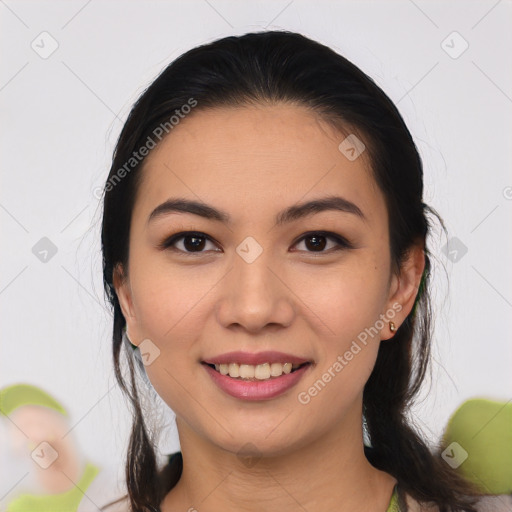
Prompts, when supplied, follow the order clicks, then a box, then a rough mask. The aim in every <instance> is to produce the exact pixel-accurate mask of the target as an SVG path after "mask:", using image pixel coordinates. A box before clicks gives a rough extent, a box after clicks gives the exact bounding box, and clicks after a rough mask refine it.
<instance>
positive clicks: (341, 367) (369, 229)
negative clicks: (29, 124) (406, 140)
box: [115, 104, 414, 454]
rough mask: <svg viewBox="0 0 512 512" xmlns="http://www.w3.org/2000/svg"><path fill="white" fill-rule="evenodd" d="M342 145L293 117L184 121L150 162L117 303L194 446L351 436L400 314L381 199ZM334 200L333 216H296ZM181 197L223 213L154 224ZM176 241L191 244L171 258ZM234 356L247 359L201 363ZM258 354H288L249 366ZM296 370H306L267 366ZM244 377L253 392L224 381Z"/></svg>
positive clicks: (286, 444)
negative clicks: (248, 377)
mask: <svg viewBox="0 0 512 512" xmlns="http://www.w3.org/2000/svg"><path fill="white" fill-rule="evenodd" d="M345 138H346V137H345V135H342V134H341V133H339V132H338V131H336V130H335V129H334V128H332V127H330V126H329V125H327V124H325V123H324V122H323V121H320V120H319V118H318V117H317V116H316V115H313V114H312V113H310V112H309V111H307V110H306V109H305V108H303V107H299V106H292V105H284V104H283V105H279V106H259V107H257V106H251V107H245V108H223V109H215V110H208V111H197V112H194V114H193V115H191V116H190V117H189V118H185V119H184V120H182V121H181V122H180V124H179V125H177V126H175V127H174V128H173V130H172V132H171V134H170V135H169V136H168V137H167V138H166V139H164V140H163V141H162V143H161V144H160V145H159V146H157V147H156V148H155V149H154V150H152V152H151V153H150V155H149V156H148V157H147V159H146V162H145V165H144V169H143V171H142V172H143V182H142V184H141V187H140V189H139V191H138V195H137V200H136V204H135V207H134V210H133V217H132V223H131V231H130V247H129V263H128V278H127V279H126V281H125V282H124V283H122V282H121V280H119V279H117V278H116V280H115V283H116V289H117V292H118V296H119V298H120V302H121V306H122V308H123V313H124V316H125V318H126V321H127V329H128V334H129V336H130V339H131V341H132V343H134V344H137V345H140V347H139V348H140V351H141V354H142V357H143V360H144V362H145V363H146V371H147V374H148V376H149V378H150V380H151V382H152V384H153V386H154V388H155V389H156V391H157V392H158V393H159V394H160V396H161V397H162V398H163V400H164V401H165V402H166V403H167V404H168V405H169V407H171V408H172V410H173V411H174V412H175V413H176V415H177V420H178V422H179V423H178V424H179V425H181V426H182V428H186V429H187V431H188V432H193V433H194V434H195V435H196V436H197V438H198V439H199V438H200V439H203V440H206V441H209V442H211V443H214V444H215V445H217V446H219V447H222V448H224V449H226V450H228V451H232V452H233V453H235V452H238V451H239V450H240V449H241V448H242V447H243V446H244V445H247V443H249V445H247V446H252V447H255V449H257V450H258V451H259V452H261V453H269V454H270V453H274V454H277V453H284V452H286V451H287V450H291V449H293V448H297V447H300V446H301V445H304V444H305V443H310V442H313V441H314V440H317V439H319V438H320V436H325V435H326V434H329V433H330V434H335V433H336V432H338V433H339V434H340V433H341V430H340V429H345V433H344V434H343V435H345V434H346V433H347V430H346V428H347V427H346V426H347V425H351V427H350V428H351V429H352V431H353V429H354V428H357V429H358V431H359V430H360V428H361V402H362V391H363V387H364V384H365V382H366V381H367V379H368V377H369V375H370V373H371V371H372V368H373V366H374V363H375V360H376V356H377V351H378V347H379V343H380V340H381V339H388V338H390V337H392V333H391V331H390V330H389V324H388V321H390V320H392V321H393V322H394V323H395V324H396V325H397V326H399V325H400V323H401V321H403V318H405V316H406V314H407V313H408V310H410V307H405V306H406V305H404V304H402V301H401V300H400V299H401V297H402V296H401V295H400V294H401V293H402V292H403V291H404V290H403V286H402V285H400V281H399V279H398V278H397V277H396V276H394V275H393V274H392V272H391V261H390V250H389V234H388V216H387V210H386V205H385V201H384V196H383V194H382V192H381V191H380V190H379V189H378V187H377V186H376V184H375V182H374V180H373V178H372V176H371V174H370V172H369V169H368V160H367V152H365V151H363V152H362V154H361V155H360V156H359V157H357V153H358V151H359V150H361V147H360V146H359V147H356V148H354V150H353V151H352V150H351V149H350V148H351V146H350V144H349V142H350V141H351V140H352V139H350V138H349V140H348V141H346V142H345V143H344V144H342V146H341V149H340V148H339V146H340V143H342V142H343V141H344V139H345ZM352 142H353V140H352ZM355 157H357V158H355ZM328 197H329V198H332V197H339V198H341V199H340V200H339V202H338V207H337V208H330V209H323V208H321V207H315V206H312V207H310V208H305V209H301V208H300V206H301V205H303V204H305V203H308V202H310V201H319V200H322V199H324V198H328ZM178 198H179V199H180V200H182V201H194V202H200V203H204V204H205V205H208V207H209V208H211V209H215V210H217V211H219V212H222V214H220V215H214V216H210V218H207V217H205V216H203V215H199V214H194V213H189V212H184V211H172V209H167V210H166V209H161V210H160V213H159V214H155V215H153V216H152V218H151V219H150V216H151V213H152V212H153V211H154V210H155V209H156V208H157V207H159V206H160V205H162V204H163V203H165V202H166V201H169V200H177V199H178ZM297 207H299V208H298V209H297ZM290 208H293V210H292V211H291V212H290V213H289V214H283V212H285V211H286V210H288V209H290ZM223 216H225V217H227V219H225V218H223ZM184 231H193V232H196V235H195V238H194V236H190V234H189V235H188V236H185V237H184V238H183V237H182V238H179V237H178V238H177V239H176V240H175V241H174V243H172V242H171V243H169V244H167V248H165V242H166V240H168V239H169V238H170V237H171V235H175V234H177V233H180V232H184ZM326 232H327V233H326ZM197 233H201V235H200V236H198V235H197ZM308 234H309V235H308ZM161 247H163V248H161ZM413 288H414V285H412V286H410V287H409V289H410V290H412V289H413ZM409 306H411V307H412V302H411V303H410V304H409ZM392 342H393V341H388V342H387V343H392ZM384 343H386V342H384ZM234 351H237V352H243V353H245V356H246V359H244V354H242V355H241V354H237V355H228V356H227V358H226V359H225V360H224V362H225V363H226V364H227V363H233V364H232V365H230V366H228V367H218V369H219V370H220V371H216V370H214V369H212V368H211V367H209V366H207V365H206V364H205V361H210V362H211V361H215V359H216V358H218V357H221V356H222V355H223V354H226V353H229V352H234ZM266 351H275V352H280V353H284V354H287V355H286V356H280V355H276V354H273V355H272V354H270V355H269V354H266V355H265V354H264V355H263V356H262V357H261V358H260V359H259V360H258V359H251V356H252V355H254V354H259V353H261V352H266ZM294 359H295V360H296V364H298V363H300V361H306V362H309V364H306V365H305V366H304V367H302V368H299V370H297V374H295V371H293V372H291V373H289V374H287V373H286V371H287V367H288V365H285V366H284V367H281V366H280V365H279V364H277V365H276V364H274V365H272V366H270V365H268V366H267V365H265V364H264V363H265V362H268V363H288V362H293V360H294ZM249 362H254V363H259V364H260V365H261V366H260V367H258V368H255V369H254V371H256V374H257V377H258V376H259V377H261V379H259V378H256V377H255V380H254V379H253V380H251V381H249V382H247V381H241V379H240V377H238V378H235V377H231V376H229V375H227V376H224V375H221V373H223V371H224V372H225V371H226V368H227V369H228V370H229V371H230V373H233V375H235V376H236V371H237V366H236V364H237V363H249ZM254 366H257V365H256V364H255V365H252V366H251V365H249V367H244V368H243V370H241V369H240V368H239V371H243V372H246V371H247V372H249V373H247V374H245V373H243V375H250V374H251V373H250V372H251V371H253V370H251V369H252V368H254ZM288 368H289V367H288ZM269 369H270V370H272V371H274V372H276V374H280V373H281V372H283V371H284V372H285V373H284V375H282V376H281V377H271V378H270V379H269V378H266V377H268V370H269ZM297 376H298V377H297Z"/></svg>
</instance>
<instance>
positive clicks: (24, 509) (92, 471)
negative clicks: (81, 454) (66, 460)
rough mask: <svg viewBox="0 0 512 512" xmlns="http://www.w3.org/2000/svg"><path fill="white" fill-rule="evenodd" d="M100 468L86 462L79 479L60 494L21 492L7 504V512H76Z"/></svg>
mask: <svg viewBox="0 0 512 512" xmlns="http://www.w3.org/2000/svg"><path fill="white" fill-rule="evenodd" d="M99 471H100V469H99V468H98V467H97V466H95V465H94V464H91V463H87V465H86V466H85V470H84V472H83V475H82V477H81V478H80V481H79V482H78V483H77V484H76V485H75V486H74V487H73V488H72V489H70V490H69V491H66V492H62V493H60V494H47V495H44V494H42V495H39V496H37V495H34V494H23V495H21V496H19V497H18V498H16V499H15V500H14V501H12V502H11V503H9V505H7V512H28V511H30V512H76V510H77V509H78V506H79V505H80V503H81V501H82V499H83V497H84V494H85V492H86V491H87V488H88V487H89V485H90V484H91V483H92V481H93V480H94V479H95V478H96V476H97V475H98V473H99Z"/></svg>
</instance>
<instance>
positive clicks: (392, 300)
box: [381, 244, 425, 340]
mask: <svg viewBox="0 0 512 512" xmlns="http://www.w3.org/2000/svg"><path fill="white" fill-rule="evenodd" d="M424 270H425V250H424V245H423V244H415V245H413V246H412V247H411V248H410V249H409V250H408V252H407V254H406V256H405V257H404V259H403V261H402V265H401V266H400V269H398V272H397V273H396V274H394V275H393V277H392V278H391V286H390V295H389V298H388V302H387V304H386V307H387V311H390V310H393V311H395V312H396V315H395V316H394V317H393V319H392V320H390V321H389V322H387V323H386V326H385V327H384V329H383V330H382V336H381V339H382V340H386V339H389V338H392V337H393V336H394V335H395V332H396V331H397V330H398V329H399V327H400V325H401V324H402V323H403V322H404V320H405V319H406V318H407V315H408V314H409V313H410V312H411V310H412V308H413V306H414V303H415V301H416V296H417V294H418V290H419V287H420V283H421V278H422V276H423V272H424Z"/></svg>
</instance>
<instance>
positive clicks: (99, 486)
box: [77, 468, 129, 512]
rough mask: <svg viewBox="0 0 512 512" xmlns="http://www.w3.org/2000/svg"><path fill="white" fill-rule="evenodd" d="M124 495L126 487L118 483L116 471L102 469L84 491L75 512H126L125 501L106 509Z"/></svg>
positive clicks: (127, 508) (126, 505) (126, 503)
mask: <svg viewBox="0 0 512 512" xmlns="http://www.w3.org/2000/svg"><path fill="white" fill-rule="evenodd" d="M125 495H126V486H125V485H124V484H123V483H122V482H121V481H120V478H119V475H118V474H117V471H116V470H114V469H111V468H107V469H102V470H101V471H100V472H99V473H98V476H97V477H96V478H95V479H94V480H93V481H92V483H91V485H90V486H89V487H88V488H87V490H86V491H85V493H84V497H83V498H82V501H81V502H80V505H79V506H78V509H77V512H101V511H103V510H105V512H127V511H128V510H129V507H128V502H127V500H121V501H119V502H118V503H115V504H113V505H111V506H109V507H106V505H108V504H109V503H110V502H112V501H115V500H118V499H120V498H123V497H124V496H125Z"/></svg>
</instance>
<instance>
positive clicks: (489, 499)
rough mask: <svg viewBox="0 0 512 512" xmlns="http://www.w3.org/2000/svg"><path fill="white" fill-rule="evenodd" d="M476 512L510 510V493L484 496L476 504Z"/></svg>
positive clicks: (511, 504)
mask: <svg viewBox="0 0 512 512" xmlns="http://www.w3.org/2000/svg"><path fill="white" fill-rule="evenodd" d="M476 509H477V510H478V512H512V494H500V495H498V496H485V497H484V498H482V499H480V500H479V501H478V504H477V505H476Z"/></svg>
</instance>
